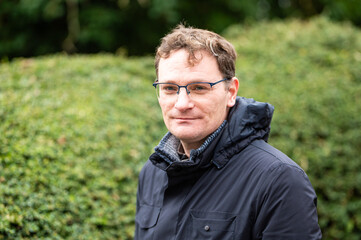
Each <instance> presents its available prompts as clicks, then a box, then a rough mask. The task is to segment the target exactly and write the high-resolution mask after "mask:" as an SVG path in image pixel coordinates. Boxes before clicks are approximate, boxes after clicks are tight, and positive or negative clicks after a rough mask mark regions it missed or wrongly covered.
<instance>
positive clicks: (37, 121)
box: [0, 18, 361, 240]
mask: <svg viewBox="0 0 361 240" xmlns="http://www.w3.org/2000/svg"><path fill="white" fill-rule="evenodd" d="M225 36H226V37H227V38H228V39H230V40H231V42H232V43H233V44H234V45H235V47H236V49H237V52H238V55H239V60H238V62H237V76H238V77H239V79H240V83H241V85H240V91H239V95H241V96H245V97H253V98H255V99H256V100H259V101H267V102H270V103H272V104H273V105H274V106H275V108H276V111H275V116H274V120H273V124H272V131H271V137H270V143H271V144H272V145H274V146H276V147H277V148H279V149H281V150H282V151H284V152H285V153H286V154H288V155H289V156H291V157H292V158H293V159H294V160H295V161H296V162H297V163H298V164H300V165H301V166H302V167H303V168H304V169H305V170H306V172H307V174H308V175H309V177H310V180H311V182H312V184H313V186H314V188H315V190H316V192H317V195H318V200H319V201H318V211H319V218H320V219H319V223H320V226H321V228H322V231H323V235H324V239H334V240H336V239H351V240H352V239H355V240H356V239H360V238H361V200H360V199H361V173H360V171H359V169H360V168H361V161H360V155H361V147H360V146H361V118H360V116H359V115H360V112H361V104H360V103H361V101H360V97H361V68H360V65H361V33H360V31H359V30H357V29H355V28H353V27H352V26H350V25H347V24H334V23H331V22H329V21H327V20H326V19H323V18H317V19H313V20H312V21H309V22H300V21H287V22H271V23H266V22H265V23H259V24H256V25H250V26H245V25H242V26H240V25H235V26H232V27H231V28H229V29H227V30H226V31H225ZM154 77H155V76H154V71H153V60H152V59H151V58H148V57H143V58H124V57H120V56H114V55H104V54H103V55H86V56H85V55H83V56H72V57H69V56H65V55H53V56H47V57H40V58H33V59H31V58H29V59H16V60H14V61H12V62H11V63H2V64H1V65H0V103H1V107H0V133H1V134H0V184H1V187H0V239H2V238H4V239H132V237H133V231H134V213H135V194H136V186H137V175H138V173H139V171H140V169H141V166H142V164H143V163H144V162H145V161H146V159H147V157H148V156H149V154H150V153H151V151H152V148H153V147H154V145H156V144H157V143H158V141H159V140H160V138H161V137H162V135H163V134H164V133H165V131H166V129H165V127H164V126H163V123H162V118H161V113H160V110H159V107H158V106H157V100H156V97H155V95H154V92H153V89H152V86H151V83H152V81H153V79H154Z"/></svg>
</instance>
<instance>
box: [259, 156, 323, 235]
mask: <svg viewBox="0 0 361 240" xmlns="http://www.w3.org/2000/svg"><path fill="white" fill-rule="evenodd" d="M269 173H270V174H268V177H267V178H266V181H265V182H264V184H263V188H261V190H260V192H259V204H258V209H259V211H257V212H258V214H257V216H256V219H255V228H254V229H253V230H254V231H255V232H254V236H256V238H257V239H262V240H290V239H292V240H316V239H321V238H322V234H321V230H320V227H319V225H318V217H317V208H316V207H317V197H316V194H315V192H314V189H313V187H312V185H311V183H310V181H309V179H308V177H307V175H306V174H305V172H304V171H303V170H302V169H300V168H299V167H298V166H294V165H290V164H285V163H283V164H279V165H278V166H277V167H274V168H273V169H271V170H270V172H269Z"/></svg>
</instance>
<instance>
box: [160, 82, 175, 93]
mask: <svg viewBox="0 0 361 240" xmlns="http://www.w3.org/2000/svg"><path fill="white" fill-rule="evenodd" d="M160 90H161V91H164V92H165V93H176V92H178V86H177V85H173V84H161V85H160Z"/></svg>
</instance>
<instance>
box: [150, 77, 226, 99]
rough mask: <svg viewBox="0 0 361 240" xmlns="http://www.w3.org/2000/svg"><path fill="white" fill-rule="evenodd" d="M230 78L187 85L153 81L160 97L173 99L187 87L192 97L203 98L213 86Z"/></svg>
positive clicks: (188, 93)
mask: <svg viewBox="0 0 361 240" xmlns="http://www.w3.org/2000/svg"><path fill="white" fill-rule="evenodd" d="M226 80H230V78H223V79H222V80H219V81H217V82H214V83H211V82H193V83H189V84H187V85H184V86H181V85H178V84H175V83H159V82H157V81H158V80H157V81H156V82H155V83H153V86H154V87H155V89H156V92H157V96H158V98H160V99H172V98H175V97H176V96H177V95H179V92H180V89H181V88H185V90H186V92H187V95H189V96H190V97H191V98H192V99H199V98H203V97H204V96H205V95H207V94H208V93H210V92H211V91H212V87H213V86H214V85H216V84H218V83H220V82H223V81H226Z"/></svg>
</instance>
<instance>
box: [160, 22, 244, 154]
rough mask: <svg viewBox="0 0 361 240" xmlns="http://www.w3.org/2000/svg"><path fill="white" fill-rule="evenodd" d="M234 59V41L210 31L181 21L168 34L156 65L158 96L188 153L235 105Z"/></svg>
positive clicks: (176, 134) (167, 122) (167, 124)
mask: <svg viewBox="0 0 361 240" xmlns="http://www.w3.org/2000/svg"><path fill="white" fill-rule="evenodd" d="M235 59H236V53H235V50H234V48H233V46H232V45H231V44H230V43H229V42H227V41H226V40H225V39H224V38H222V37H220V36H219V35H217V34H215V33H212V32H209V31H206V30H201V29H193V28H185V27H183V26H178V27H177V28H176V29H175V30H173V31H172V32H171V33H170V34H169V35H167V36H165V37H164V38H163V40H162V44H161V45H160V47H159V48H158V51H157V55H156V64H155V65H156V70H157V77H158V79H157V83H156V87H157V89H159V91H158V93H159V95H158V96H159V97H158V100H159V104H160V107H161V109H162V113H163V119H164V122H165V125H166V126H167V128H168V130H169V131H170V132H171V133H172V134H173V135H174V136H176V137H177V138H178V139H180V141H181V143H182V146H183V148H184V150H185V153H186V154H187V155H189V152H190V150H191V149H196V148H198V147H200V146H201V145H202V143H203V142H204V140H205V139H206V138H207V137H208V136H209V135H210V134H212V133H213V132H214V131H215V130H216V129H217V128H218V127H219V126H220V125H221V124H222V122H223V121H224V120H225V119H226V118H227V115H228V111H229V108H230V107H232V106H233V105H234V104H235V101H236V96H237V91H238V79H237V78H236V77H235ZM225 79H227V80H225ZM207 85H208V87H207ZM183 88H184V89H183Z"/></svg>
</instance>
